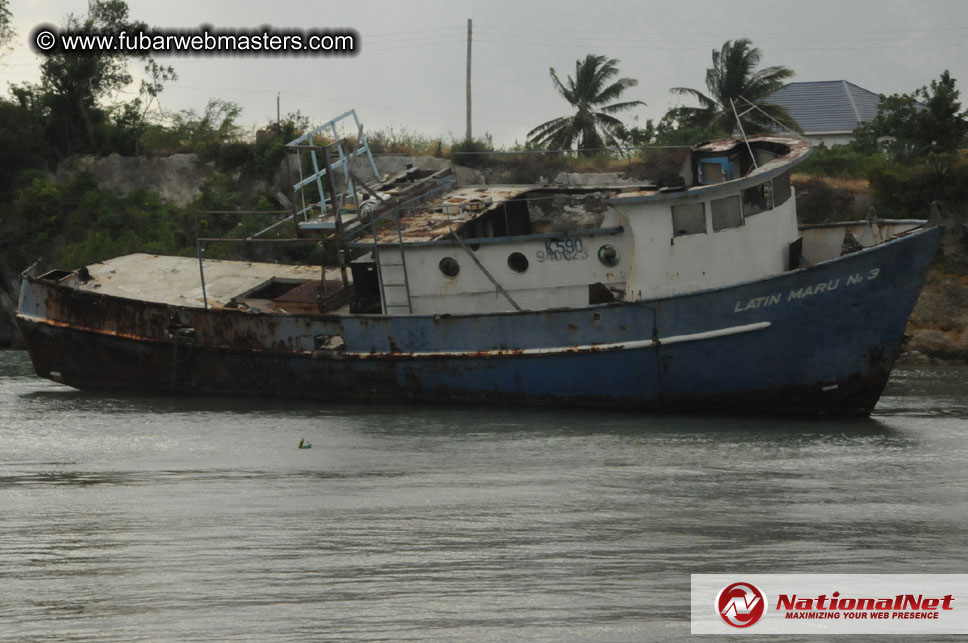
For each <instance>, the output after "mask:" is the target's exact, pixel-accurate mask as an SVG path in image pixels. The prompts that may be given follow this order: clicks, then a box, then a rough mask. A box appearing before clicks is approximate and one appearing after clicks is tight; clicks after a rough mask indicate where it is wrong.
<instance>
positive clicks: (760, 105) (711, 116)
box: [670, 38, 800, 134]
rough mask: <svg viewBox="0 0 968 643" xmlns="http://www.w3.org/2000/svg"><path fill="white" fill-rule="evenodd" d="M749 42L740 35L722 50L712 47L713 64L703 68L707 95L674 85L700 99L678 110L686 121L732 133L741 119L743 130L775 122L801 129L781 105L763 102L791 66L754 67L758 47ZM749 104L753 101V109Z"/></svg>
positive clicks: (780, 84) (767, 126)
mask: <svg viewBox="0 0 968 643" xmlns="http://www.w3.org/2000/svg"><path fill="white" fill-rule="evenodd" d="M752 44H753V43H752V42H750V40H749V39H748V38H740V39H738V40H735V41H730V40H727V41H726V42H725V44H723V48H722V50H721V51H716V50H715V49H713V66H712V67H710V68H709V69H707V70H706V87H707V88H709V95H708V96H707V95H705V94H703V93H702V92H700V91H699V90H696V89H690V88H688V87H673V88H672V89H671V90H670V91H672V92H673V93H675V94H680V95H684V96H692V97H694V98H695V99H696V100H698V101H699V105H700V106H699V107H682V108H681V110H682V111H681V112H680V113H681V115H682V116H684V117H686V119H687V120H688V121H689V124H691V125H699V126H712V127H718V128H720V129H722V130H723V131H724V132H725V133H726V134H732V133H733V132H734V131H735V130H736V128H737V126H738V125H739V122H742V124H743V129H744V131H746V132H750V131H762V130H764V129H767V130H768V129H773V128H775V127H776V122H779V123H780V124H782V125H784V126H786V127H789V128H790V129H793V130H796V131H799V130H800V127H799V126H798V125H797V122H796V121H795V120H793V117H791V116H790V114H789V113H788V112H787V111H786V110H785V109H784V108H782V107H780V106H779V105H772V104H769V103H764V102H763V100H764V99H765V98H766V97H768V96H769V95H770V94H772V93H773V92H775V91H776V90H778V89H780V88H781V87H783V85H784V84H785V82H784V81H786V79H788V78H790V77H792V76H793V70H791V69H787V68H786V67H767V68H766V69H761V70H759V71H756V66H757V65H759V63H760V50H759V49H757V48H756V47H753V46H752ZM751 104H752V105H756V109H753V108H752V107H751ZM734 105H735V108H734ZM761 110H762V111H761ZM744 112H745V113H744ZM737 114H738V115H739V120H737ZM771 119H772V120H771Z"/></svg>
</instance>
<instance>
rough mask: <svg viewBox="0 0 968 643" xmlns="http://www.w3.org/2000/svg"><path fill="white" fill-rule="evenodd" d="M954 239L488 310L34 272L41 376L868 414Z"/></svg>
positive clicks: (27, 312)
mask: <svg viewBox="0 0 968 643" xmlns="http://www.w3.org/2000/svg"><path fill="white" fill-rule="evenodd" d="M939 238H940V231H939V230H938V229H928V230H924V231H921V232H918V233H915V234H912V235H909V236H907V237H904V238H902V239H898V240H896V241H892V242H889V243H886V244H883V245H880V246H877V247H875V248H871V249H868V250H865V251H862V252H858V253H855V254H852V255H848V256H845V257H841V258H840V259H837V260H834V261H830V262H826V263H824V264H821V265H818V266H815V267H813V268H809V269H803V270H798V271H795V272H789V273H784V274H781V275H777V276H775V277H771V278H768V279H762V280H758V281H753V282H748V283H743V284H738V285H734V286H730V287H726V288H720V289H715V290H707V291H701V292H696V293H692V294H688V295H680V296H675V297H668V298H663V299H657V300H652V301H644V302H636V303H617V304H608V305H601V306H590V307H587V308H580V309H559V310H550V311H539V312H519V313H501V314H486V315H454V316H449V315H437V316H430V315H414V316H396V317H386V316H364V315H354V316H345V317H344V316H327V315H274V314H265V315H254V314H247V313H242V312H238V311H233V310H210V311H205V310H200V309H196V308H180V307H174V306H165V305H161V304H150V303H145V302H142V301H136V300H130V299H122V298H118V297H110V296H104V295H98V294H95V293H91V292H81V291H77V290H74V289H71V288H69V287H66V286H63V285H59V284H56V283H52V282H46V281H44V280H42V279H37V278H30V279H27V280H25V282H24V286H23V293H24V294H23V296H22V299H21V306H20V312H19V316H18V321H19V323H20V327H21V330H22V332H23V336H24V338H25V340H26V342H27V346H28V350H29V351H30V353H31V356H32V359H33V360H34V365H35V369H36V371H37V373H38V374H39V375H41V376H44V377H50V378H52V379H56V380H57V381H61V382H64V383H66V384H68V385H71V386H74V387H77V388H82V389H84V388H102V389H103V388H108V389H125V388H127V389H139V390H150V391H174V392H180V393H181V392H184V393H201V394H209V393H218V394H244V395H251V394H258V395H271V396H292V397H304V398H313V399H376V400H386V401H392V400H401V399H406V400H424V401H434V402H440V401H446V400H475V401H500V402H512V403H527V404H540V403H554V404H569V405H589V406H618V407H632V408H639V409H685V410H715V411H738V412H770V413H773V412H776V413H791V414H817V413H822V414H841V415H858V414H860V415H863V414H868V413H870V411H871V409H872V408H873V407H874V405H875V404H876V402H877V399H878V397H879V396H880V394H881V392H882V390H883V388H884V386H885V384H886V382H887V379H888V377H889V374H890V371H891V368H892V366H893V364H894V360H895V359H896V357H897V355H898V352H899V350H900V346H901V342H902V339H903V335H904V329H905V325H906V322H907V318H908V316H909V315H910V313H911V310H912V309H913V307H914V305H915V303H916V302H917V299H918V296H919V294H920V291H921V288H922V286H923V284H924V278H925V273H926V270H927V267H928V264H929V263H930V261H931V260H932V258H933V257H934V255H935V252H936V250H937V246H938V242H939ZM186 329H190V332H188V333H186V332H184V331H185V330H186Z"/></svg>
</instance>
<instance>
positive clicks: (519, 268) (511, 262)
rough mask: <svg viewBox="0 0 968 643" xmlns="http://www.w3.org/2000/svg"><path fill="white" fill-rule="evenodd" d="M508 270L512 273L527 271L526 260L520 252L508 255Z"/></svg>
mask: <svg viewBox="0 0 968 643" xmlns="http://www.w3.org/2000/svg"><path fill="white" fill-rule="evenodd" d="M508 268H510V269H511V270H513V271H514V272H524V271H525V270H527V269H528V258H527V257H525V256H524V255H523V254H521V253H520V252H512V253H511V254H509V255H508Z"/></svg>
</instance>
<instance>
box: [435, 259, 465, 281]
mask: <svg viewBox="0 0 968 643" xmlns="http://www.w3.org/2000/svg"><path fill="white" fill-rule="evenodd" d="M437 266H438V267H439V268H440V271H441V272H442V273H444V276H446V277H456V276H457V273H459V272H460V264H459V263H457V260H456V259H454V258H453V257H444V258H443V259H441V260H440V263H439V264H437Z"/></svg>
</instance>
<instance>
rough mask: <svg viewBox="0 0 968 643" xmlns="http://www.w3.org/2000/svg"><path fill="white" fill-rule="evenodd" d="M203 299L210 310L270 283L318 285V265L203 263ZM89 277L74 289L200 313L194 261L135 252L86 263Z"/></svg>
mask: <svg viewBox="0 0 968 643" xmlns="http://www.w3.org/2000/svg"><path fill="white" fill-rule="evenodd" d="M203 264H204V271H205V294H206V296H207V298H208V305H209V307H210V308H222V307H225V306H226V305H229V304H230V303H231V302H232V300H233V299H234V298H235V299H237V298H239V297H240V296H242V295H245V294H246V293H249V292H251V291H253V290H255V289H258V288H259V287H260V286H262V285H264V284H267V283H269V282H271V281H272V280H285V281H292V282H309V281H315V282H316V283H317V284H318V283H319V280H320V278H321V277H322V276H323V273H322V269H321V268H320V266H294V265H285V264H275V263H256V262H247V261H221V260H216V259H204V260H203ZM87 269H88V271H89V272H90V275H91V278H90V280H88V281H86V282H79V283H78V284H77V289H78V290H86V291H93V292H99V293H104V294H105V295H113V296H115V297H125V298H128V299H138V300H142V301H149V302H154V303H160V304H170V305H173V306H187V307H197V308H202V307H203V306H204V299H203V297H202V283H201V279H200V277H199V270H198V259H196V258H194V257H169V256H163V255H153V254H145V253H136V254H130V255H125V256H122V257H117V258H114V259H110V260H108V261H102V262H100V263H95V264H91V265H90V266H88V267H87ZM339 278H340V273H339V269H337V268H327V269H326V274H325V279H326V280H327V282H330V281H332V280H338V279H339Z"/></svg>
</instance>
